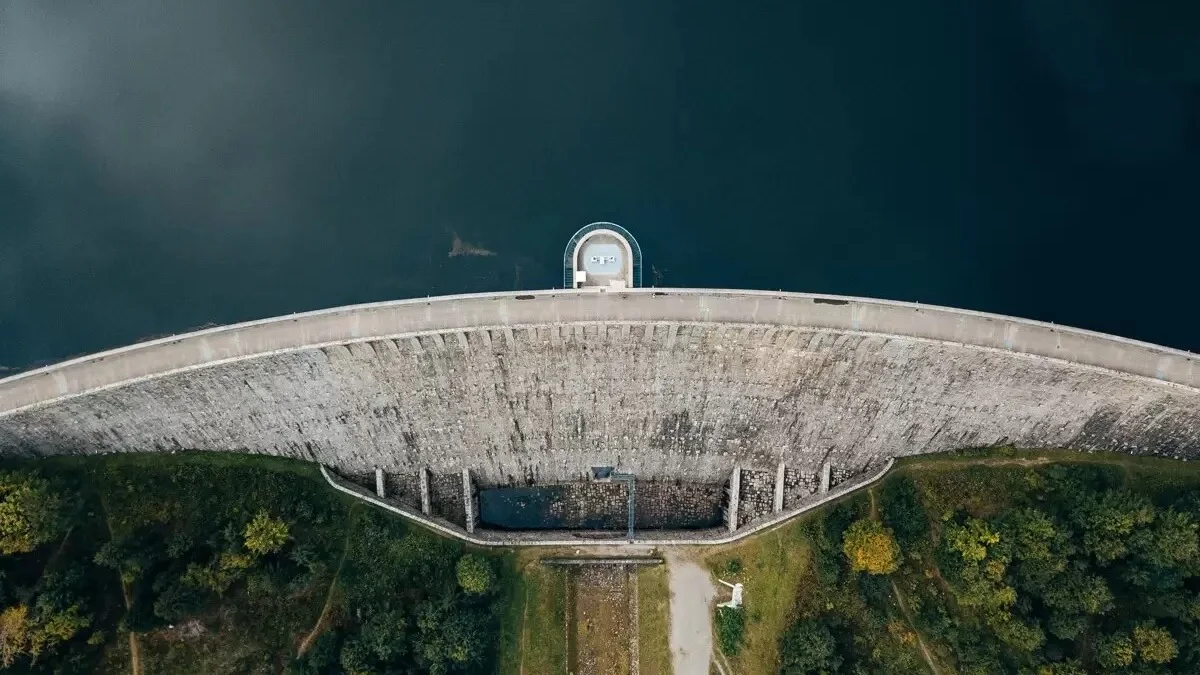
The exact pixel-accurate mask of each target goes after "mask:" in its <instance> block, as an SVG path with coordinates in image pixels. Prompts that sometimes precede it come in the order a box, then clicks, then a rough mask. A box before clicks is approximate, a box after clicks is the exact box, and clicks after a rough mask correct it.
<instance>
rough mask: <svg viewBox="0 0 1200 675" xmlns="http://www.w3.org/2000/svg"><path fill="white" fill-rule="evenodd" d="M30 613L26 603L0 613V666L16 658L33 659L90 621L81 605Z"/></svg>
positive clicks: (6, 666)
mask: <svg viewBox="0 0 1200 675" xmlns="http://www.w3.org/2000/svg"><path fill="white" fill-rule="evenodd" d="M43 614H44V615H43V616H40V617H34V616H31V615H30V612H29V607H28V606H27V605H23V604H22V605H14V606H12V607H9V608H8V609H5V610H4V611H3V612H0V666H3V667H4V668H8V667H9V666H10V665H12V664H13V662H14V661H15V660H16V659H17V657H19V656H22V655H26V656H30V657H32V658H34V659H37V657H38V656H40V655H42V653H44V652H45V651H46V650H47V649H50V648H52V647H54V646H55V645H57V644H59V643H62V642H66V641H67V640H70V639H71V638H72V637H74V636H75V634H76V633H78V632H79V631H80V630H81V629H83V628H86V627H87V626H88V625H90V624H91V619H89V618H88V617H85V616H83V615H82V613H81V612H80V611H79V606H78V605H71V606H70V607H67V608H66V609H64V610H62V611H58V612H44V613H43Z"/></svg>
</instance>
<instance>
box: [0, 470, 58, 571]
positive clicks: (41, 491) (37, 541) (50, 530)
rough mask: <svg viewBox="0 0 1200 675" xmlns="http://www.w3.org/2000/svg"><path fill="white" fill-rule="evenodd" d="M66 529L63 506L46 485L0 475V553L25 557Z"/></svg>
mask: <svg viewBox="0 0 1200 675" xmlns="http://www.w3.org/2000/svg"><path fill="white" fill-rule="evenodd" d="M66 528H67V518H66V504H65V502H64V501H63V498H62V497H61V496H60V495H59V494H58V493H57V492H55V491H54V490H53V489H51V486H50V482H49V481H47V480H45V479H43V478H40V477H38V476H32V475H22V474H18V473H13V472H3V473H0V553H2V554H4V555H13V554H14V553H29V552H30V551H32V550H33V549H35V548H37V547H38V546H40V545H42V544H44V543H46V542H48V541H51V540H52V539H55V538H56V537H58V536H59V535H60V534H62V533H63V532H64V531H65V530H66Z"/></svg>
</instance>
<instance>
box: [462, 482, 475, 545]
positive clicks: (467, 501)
mask: <svg viewBox="0 0 1200 675" xmlns="http://www.w3.org/2000/svg"><path fill="white" fill-rule="evenodd" d="M462 480H463V510H464V511H465V512H466V514H467V522H466V526H467V534H475V522H476V520H475V518H476V516H475V484H474V483H473V482H472V481H471V470H470V469H463V470H462Z"/></svg>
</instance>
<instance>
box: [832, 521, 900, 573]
mask: <svg viewBox="0 0 1200 675" xmlns="http://www.w3.org/2000/svg"><path fill="white" fill-rule="evenodd" d="M842 551H843V552H845V554H846V558H847V559H848V560H849V561H850V569H852V570H854V571H855V572H866V573H868V574H891V573H892V572H895V571H896V569H897V568H899V567H900V545H899V544H897V543H896V537H895V536H894V535H893V534H892V531H891V530H890V529H888V528H886V527H884V526H883V525H882V524H881V523H880V522H878V521H876V520H871V519H869V518H864V519H862V520H859V521H857V522H855V523H853V524H852V525H850V527H849V529H847V530H846V534H845V537H844V539H843V541H842Z"/></svg>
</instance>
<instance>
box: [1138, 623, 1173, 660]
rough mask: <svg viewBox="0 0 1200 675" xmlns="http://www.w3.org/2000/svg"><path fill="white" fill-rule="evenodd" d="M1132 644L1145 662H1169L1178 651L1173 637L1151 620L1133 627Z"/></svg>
mask: <svg viewBox="0 0 1200 675" xmlns="http://www.w3.org/2000/svg"><path fill="white" fill-rule="evenodd" d="M1133 644H1134V646H1136V647H1137V653H1138V656H1140V657H1141V658H1142V660H1143V661H1146V662H1147V663H1169V662H1170V661H1172V660H1173V659H1174V658H1175V655H1176V654H1178V653H1179V648H1178V647H1177V646H1176V645H1175V638H1173V637H1171V634H1170V633H1169V632H1167V630H1166V629H1164V628H1160V627H1159V626H1156V625H1154V622H1153V621H1147V622H1144V623H1141V624H1138V625H1137V626H1135V627H1134V629H1133Z"/></svg>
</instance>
